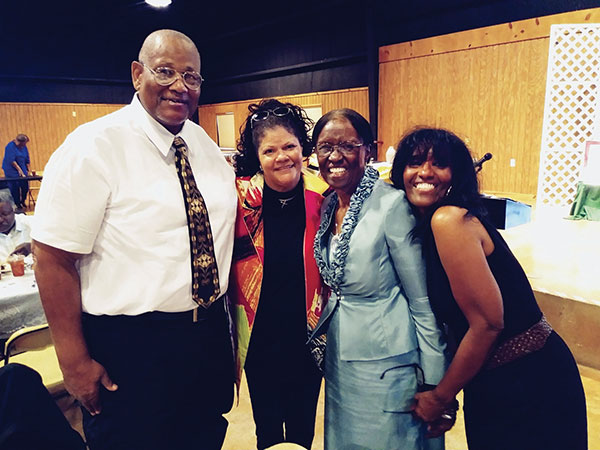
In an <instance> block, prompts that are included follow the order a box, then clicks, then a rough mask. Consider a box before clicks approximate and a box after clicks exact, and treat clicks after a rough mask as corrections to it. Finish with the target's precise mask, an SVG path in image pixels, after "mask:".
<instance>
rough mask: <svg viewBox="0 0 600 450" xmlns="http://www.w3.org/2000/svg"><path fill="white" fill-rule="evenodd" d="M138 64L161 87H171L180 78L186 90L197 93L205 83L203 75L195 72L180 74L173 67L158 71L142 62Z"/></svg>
mask: <svg viewBox="0 0 600 450" xmlns="http://www.w3.org/2000/svg"><path fill="white" fill-rule="evenodd" d="M138 63H140V64H141V65H142V66H143V67H144V68H146V69H148V70H149V71H150V73H152V75H154V80H155V81H156V83H157V84H159V85H161V86H170V85H171V84H173V83H175V82H176V81H177V79H178V78H181V80H182V81H183V84H184V85H185V87H186V88H188V89H190V90H191V91H197V90H199V89H200V87H201V86H202V82H203V81H204V78H202V75H200V74H199V73H198V72H196V71H193V70H188V71H186V72H178V71H177V70H175V69H173V68H171V67H157V68H156V69H151V68H150V67H149V66H147V65H146V64H144V63H143V62H142V61H138Z"/></svg>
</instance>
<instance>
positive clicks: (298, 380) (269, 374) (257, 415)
mask: <svg viewBox="0 0 600 450" xmlns="http://www.w3.org/2000/svg"><path fill="white" fill-rule="evenodd" d="M303 353H304V354H302V355H298V358H299V359H301V360H302V361H303V362H304V364H298V363H297V362H296V364H293V369H291V368H290V370H287V368H285V367H281V366H280V365H278V364H274V365H273V366H269V365H263V364H261V363H260V362H256V361H255V362H253V363H252V364H247V365H246V368H245V372H246V381H247V382H248V390H249V392H250V401H251V403H252V415H253V416H254V423H255V424H256V440H257V444H256V445H257V448H258V450H263V449H265V448H267V447H270V446H272V445H274V444H277V443H279V442H293V443H295V444H299V445H302V446H303V447H305V448H308V449H309V448H310V447H311V445H312V441H313V438H314V434H315V415H316V411H317V401H318V399H319V391H320V388H321V378H322V375H321V372H319V370H318V369H317V367H316V364H315V363H314V361H312V359H311V356H310V354H309V353H308V350H306V352H303ZM284 427H285V433H284Z"/></svg>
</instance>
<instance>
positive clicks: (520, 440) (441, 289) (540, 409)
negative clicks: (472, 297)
mask: <svg viewBox="0 0 600 450" xmlns="http://www.w3.org/2000/svg"><path fill="white" fill-rule="evenodd" d="M481 222H482V224H483V225H484V227H485V229H486V230H487V232H488V233H489V235H490V237H491V238H492V241H493V243H494V251H493V252H492V253H491V254H490V255H489V256H488V257H487V262H488V265H489V267H490V269H491V272H492V274H493V275H494V278H495V279H496V282H497V283H498V286H499V288H500V292H501V294H502V302H503V305H504V329H503V330H502V332H501V333H500V336H499V338H498V343H497V345H499V344H501V343H503V342H505V341H507V340H508V339H510V338H511V337H513V336H516V335H518V334H520V333H522V332H524V331H526V330H527V329H528V328H530V327H531V326H532V325H534V324H536V323H537V322H539V320H540V319H541V317H542V312H541V311H540V308H539V306H538V304H537V302H536V300H535V297H534V294H533V291H532V289H531V285H530V284H529V281H528V280H527V276H526V275H525V272H524V271H523V268H522V267H521V265H520V264H519V262H518V261H517V259H516V258H515V256H514V255H513V254H512V252H511V251H510V249H509V248H508V245H507V244H506V242H505V241H504V239H503V238H502V236H501V235H500V233H498V231H497V230H496V229H495V228H494V227H493V226H492V225H490V224H489V223H487V222H486V221H485V220H484V219H482V220H481ZM423 251H424V253H425V258H426V262H427V288H428V292H429V300H430V303H431V307H432V309H433V312H434V314H435V316H436V318H437V320H438V322H439V323H440V326H442V327H443V328H445V329H446V331H447V333H448V339H449V342H450V343H454V345H455V348H456V346H458V345H459V344H460V341H461V340H462V339H463V337H464V335H465V333H466V332H467V330H468V328H469V325H468V322H467V319H466V318H465V316H464V314H463V313H462V311H461V310H460V308H459V307H458V305H457V303H456V301H455V299H454V297H453V295H452V291H451V289H450V283H449V281H448V277H447V276H446V273H445V272H444V268H443V266H442V263H441V261H440V257H439V254H438V252H437V248H436V247H435V241H434V237H433V234H432V232H431V230H429V231H428V232H426V233H425V236H424V239H423ZM464 413H465V428H466V434H467V442H468V445H469V449H470V450H521V449H522V450H537V449H539V450H585V449H587V420H586V406H585V395H584V392H583V386H582V384H581V378H580V376H579V370H578V369H577V365H576V364H575V360H574V359H573V356H572V355H571V352H570V350H569V349H568V347H567V346H566V344H565V343H564V341H563V340H562V339H561V337H560V336H559V335H558V334H556V333H555V332H552V333H551V334H550V337H549V338H548V340H547V341H546V344H545V345H544V347H543V348H542V349H541V350H538V351H536V352H533V353H530V354H528V355H526V356H522V357H520V358H518V359H516V360H514V361H512V362H510V363H507V364H505V365H502V366H500V367H497V368H494V369H486V368H483V369H482V370H481V371H480V372H479V373H478V374H477V375H476V376H475V377H474V378H473V379H472V380H471V381H470V382H469V383H468V385H467V386H466V387H465V389H464Z"/></svg>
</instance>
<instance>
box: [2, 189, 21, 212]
mask: <svg viewBox="0 0 600 450" xmlns="http://www.w3.org/2000/svg"><path fill="white" fill-rule="evenodd" d="M0 203H9V204H10V205H11V206H12V208H13V210H14V209H16V207H17V206H16V205H15V200H14V199H13V196H12V195H11V194H10V191H9V190H8V189H0Z"/></svg>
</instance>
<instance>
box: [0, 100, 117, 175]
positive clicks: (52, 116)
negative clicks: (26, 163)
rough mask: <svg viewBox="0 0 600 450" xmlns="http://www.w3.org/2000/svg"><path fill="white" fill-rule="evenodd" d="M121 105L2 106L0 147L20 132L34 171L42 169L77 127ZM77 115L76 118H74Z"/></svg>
mask: <svg viewBox="0 0 600 450" xmlns="http://www.w3.org/2000/svg"><path fill="white" fill-rule="evenodd" d="M121 107H122V105H92V104H69V103H65V104H57V103H0V123H2V127H1V129H0V139H1V140H0V144H1V145H3V146H6V144H8V142H10V141H11V140H13V139H14V138H15V137H16V135H17V134H18V133H25V134H27V135H28V136H29V138H30V139H31V142H30V143H29V144H28V148H29V151H30V152H29V153H30V158H31V169H32V170H38V171H40V170H43V168H44V167H45V165H46V163H47V162H48V159H49V158H50V155H51V154H52V153H53V152H54V150H56V148H57V147H58V146H59V145H60V144H61V143H62V142H63V141H64V139H65V137H66V136H67V135H68V134H69V133H70V132H71V131H73V130H74V129H75V128H76V127H77V126H79V125H81V124H83V123H86V122H89V121H91V120H94V119H96V118H98V117H101V116H103V115H106V114H108V113H110V112H112V111H115V110H117V109H119V108H121ZM73 112H75V116H73Z"/></svg>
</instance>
